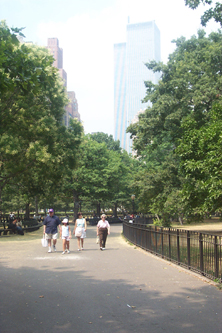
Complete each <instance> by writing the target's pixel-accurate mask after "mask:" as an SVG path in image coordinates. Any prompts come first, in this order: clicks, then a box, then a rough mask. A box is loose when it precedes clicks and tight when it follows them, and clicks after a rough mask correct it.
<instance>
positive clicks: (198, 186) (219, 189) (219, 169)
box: [177, 104, 222, 216]
mask: <svg viewBox="0 0 222 333" xmlns="http://www.w3.org/2000/svg"><path fill="white" fill-rule="evenodd" d="M183 130H184V135H183V138H182V139H181V141H180V145H179V146H178V148H177V153H178V154H179V155H180V157H181V162H180V167H181V173H182V175H183V177H184V178H185V182H184V184H183V192H182V194H183V200H184V209H185V210H186V212H187V214H198V215H200V216H203V215H204V214H205V213H206V212H210V213H212V212H215V211H221V209H222V181H221V176H222V152H221V144H222V104H215V105H214V106H213V108H212V110H211V111H210V113H209V121H208V122H207V123H206V124H204V125H203V126H201V127H199V125H198V124H197V122H196V121H195V119H194V118H193V117H192V115H190V116H189V117H188V118H187V119H186V120H185V121H184V122H183Z"/></svg>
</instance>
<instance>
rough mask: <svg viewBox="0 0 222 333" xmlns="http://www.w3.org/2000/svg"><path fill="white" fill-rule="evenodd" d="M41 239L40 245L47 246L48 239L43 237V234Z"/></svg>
mask: <svg viewBox="0 0 222 333" xmlns="http://www.w3.org/2000/svg"><path fill="white" fill-rule="evenodd" d="M41 241H42V246H43V247H47V246H48V239H45V235H43V237H42V239H41Z"/></svg>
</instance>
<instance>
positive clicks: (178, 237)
mask: <svg viewBox="0 0 222 333" xmlns="http://www.w3.org/2000/svg"><path fill="white" fill-rule="evenodd" d="M177 261H178V264H180V234H179V229H177Z"/></svg>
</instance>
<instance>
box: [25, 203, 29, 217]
mask: <svg viewBox="0 0 222 333" xmlns="http://www.w3.org/2000/svg"><path fill="white" fill-rule="evenodd" d="M25 217H26V219H29V203H27V204H26V205H25Z"/></svg>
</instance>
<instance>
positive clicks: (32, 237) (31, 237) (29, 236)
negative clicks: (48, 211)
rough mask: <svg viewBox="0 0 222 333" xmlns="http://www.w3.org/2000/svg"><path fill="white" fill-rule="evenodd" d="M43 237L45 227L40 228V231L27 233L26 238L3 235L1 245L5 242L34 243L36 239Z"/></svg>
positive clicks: (0, 238)
mask: <svg viewBox="0 0 222 333" xmlns="http://www.w3.org/2000/svg"><path fill="white" fill-rule="evenodd" d="M42 235H43V227H40V228H39V229H38V230H35V231H31V232H25V233H24V236H21V235H17V234H12V235H1V236H0V243H4V242H13V241H16V242H23V241H32V240H36V239H41V238H42Z"/></svg>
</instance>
